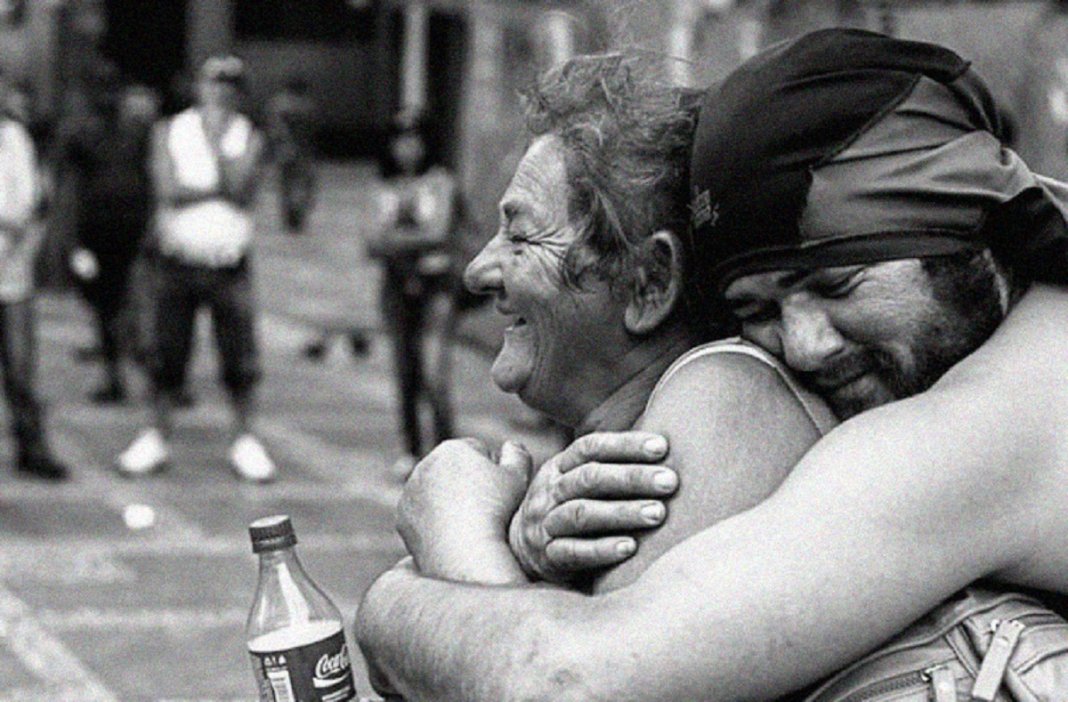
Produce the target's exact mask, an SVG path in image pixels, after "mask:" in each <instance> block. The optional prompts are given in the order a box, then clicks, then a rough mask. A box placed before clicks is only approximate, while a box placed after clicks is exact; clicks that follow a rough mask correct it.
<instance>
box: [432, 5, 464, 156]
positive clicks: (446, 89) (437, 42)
mask: <svg viewBox="0 0 1068 702" xmlns="http://www.w3.org/2000/svg"><path fill="white" fill-rule="evenodd" d="M429 34H430V37H429V40H430V41H429V43H428V46H427V96H426V97H427V103H426V106H427V112H428V114H431V115H434V119H433V120H432V121H433V123H434V125H435V132H436V133H435V134H433V137H432V138H433V139H434V141H435V142H436V143H435V144H434V146H435V147H436V148H437V153H438V155H439V157H440V159H441V162H442V163H444V164H446V165H448V166H449V167H450V168H453V169H455V168H457V167H458V166H459V160H460V153H459V148H460V114H461V113H460V101H461V100H462V99H463V76H464V71H465V68H466V55H467V27H466V22H465V20H464V18H463V16H461V15H459V14H446V13H440V12H434V13H431V15H430V27H429Z"/></svg>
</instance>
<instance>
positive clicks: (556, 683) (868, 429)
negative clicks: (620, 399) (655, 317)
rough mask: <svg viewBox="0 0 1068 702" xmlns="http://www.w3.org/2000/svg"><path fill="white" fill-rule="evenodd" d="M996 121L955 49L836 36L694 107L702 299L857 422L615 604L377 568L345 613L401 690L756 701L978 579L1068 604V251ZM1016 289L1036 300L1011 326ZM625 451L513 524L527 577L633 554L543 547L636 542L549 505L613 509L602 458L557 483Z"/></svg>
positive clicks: (755, 67) (840, 660) (576, 453)
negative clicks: (593, 529)
mask: <svg viewBox="0 0 1068 702" xmlns="http://www.w3.org/2000/svg"><path fill="white" fill-rule="evenodd" d="M992 113H993V110H992V105H991V103H990V101H989V98H988V97H987V95H986V92H985V90H984V89H983V88H982V86H981V85H980V84H978V83H977V82H976V80H975V78H974V76H973V74H972V73H971V72H970V71H969V70H968V67H967V64H966V63H964V62H963V61H961V60H960V59H959V58H958V57H956V56H955V55H954V54H952V53H951V52H948V51H946V50H944V49H941V48H939V47H934V46H931V45H926V44H915V43H910V42H899V41H894V40H890V39H886V38H883V37H878V36H877V35H870V34H865V33H852V32H840V31H835V32H828V33H820V34H815V35H811V36H809V37H805V38H803V39H801V40H799V41H797V42H795V43H792V44H789V45H787V46H786V47H783V48H778V49H775V50H772V51H770V52H767V53H765V54H763V55H761V56H759V57H758V58H756V59H755V60H754V61H752V62H750V63H749V64H747V65H746V66H745V67H744V68H743V69H742V70H740V71H739V72H737V73H736V74H734V76H733V77H732V78H730V79H728V81H727V82H726V83H725V84H724V85H723V86H721V87H719V88H718V89H717V90H713V91H711V92H710V94H709V96H708V98H707V99H706V101H705V104H704V106H703V110H702V116H701V121H700V124H699V130H698V131H699V134H698V139H697V146H696V148H695V154H694V156H695V161H694V163H695V166H694V173H695V178H694V185H695V190H696V193H695V195H696V197H695V200H694V202H693V212H694V219H695V225H696V226H695V240H694V250H695V253H696V258H697V261H698V269H699V270H702V271H704V272H706V273H707V274H706V275H705V276H703V277H702V279H703V280H704V281H706V283H707V289H706V292H715V291H717V290H718V291H723V290H725V291H726V294H727V297H728V298H729V299H730V300H731V304H732V306H733V308H734V309H735V310H736V311H738V312H739V313H740V314H741V315H742V316H743V323H744V325H745V331H746V333H747V334H748V335H749V336H750V337H751V338H752V339H753V340H755V341H757V342H758V343H760V344H762V345H764V344H766V347H767V348H768V350H770V351H772V352H773V353H778V354H779V355H780V357H781V358H782V359H783V360H784V361H785V362H787V363H788V364H791V363H792V364H796V368H797V370H799V371H806V370H807V371H810V374H809V375H805V376H802V377H803V378H805V379H806V380H807V381H808V382H810V383H811V386H812V387H813V388H814V389H816V390H817V391H820V392H822V394H824V396H825V397H826V398H827V399H828V400H829V401H830V402H831V404H832V406H833V407H835V408H836V409H837V410H838V411H839V412H841V413H842V415H843V416H849V415H852V414H856V416H855V417H853V418H852V419H850V420H849V421H848V422H846V423H845V424H844V425H842V426H841V427H840V428H838V429H836V430H834V431H832V432H831V433H830V434H829V435H828V436H827V437H825V438H824V439H822V440H821V441H820V442H819V443H818V444H817V446H816V447H815V448H814V449H813V450H812V451H810V452H809V453H808V454H807V455H806V456H805V458H804V459H803V460H802V461H801V462H800V463H799V464H798V466H797V467H796V468H795V469H794V471H793V472H792V474H791V475H790V477H789V478H787V479H786V481H785V482H784V483H783V485H782V486H781V487H780V488H779V489H778V490H777V491H776V492H775V493H774V495H772V497H770V498H769V499H768V500H766V501H765V502H763V503H761V504H760V505H759V506H757V507H755V508H753V509H750V510H748V511H746V512H743V513H741V514H738V515H736V516H734V517H732V518H729V519H726V520H724V521H723V522H721V523H720V524H718V525H716V526H714V527H712V528H709V529H706V530H704V531H702V532H700V533H699V534H697V535H695V536H693V537H691V538H688V539H686V540H684V541H683V542H682V543H680V544H679V545H678V546H676V547H675V548H673V549H672V550H670V551H669V552H668V553H666V554H665V555H664V556H662V557H661V558H659V560H657V561H656V562H655V563H653V564H652V565H651V566H649V568H648V570H646V571H645V572H644V573H642V574H641V575H640V576H639V577H638V578H637V580H636V581H635V582H634V583H633V584H632V585H629V586H627V587H623V588H621V589H618V590H616V591H614V592H611V593H608V594H605V595H601V596H596V597H584V596H581V595H576V594H574V593H571V592H567V591H564V590H559V589H553V588H544V587H542V588H480V587H475V586H464V585H458V584H454V583H444V582H440V581H435V580H432V579H429V578H424V577H420V576H418V575H417V574H415V573H413V572H412V571H411V570H410V569H407V568H404V567H401V568H398V569H396V570H394V571H391V572H390V573H388V574H387V575H386V576H384V577H383V578H382V579H381V580H380V581H379V582H378V583H377V584H376V585H375V587H374V588H372V590H371V591H370V592H369V593H368V597H367V600H366V602H365V605H364V608H363V609H361V632H362V637H363V639H364V640H365V641H370V642H371V644H372V645H371V649H372V651H374V652H375V653H376V654H378V655H379V656H380V658H377V659H376V662H378V663H380V664H383V665H384V667H386V668H387V669H388V672H389V673H390V675H391V679H392V680H395V681H400V682H401V683H402V684H404V683H409V682H411V681H417V682H418V683H419V684H421V685H423V686H422V687H417V686H413V688H412V689H413V690H415V694H414V695H413V696H416V697H425V698H429V699H435V698H440V699H613V700H627V699H657V698H667V699H705V700H721V699H722V700H734V699H765V698H768V697H773V696H775V695H779V694H783V693H786V692H788V691H790V690H792V689H795V688H796V687H798V686H799V685H802V684H805V683H807V682H810V681H812V680H814V679H816V678H818V677H819V676H820V675H823V674H825V673H827V672H829V671H831V670H833V669H834V668H836V667H839V666H841V665H844V664H845V663H847V662H848V661H850V660H852V659H855V658H856V657H858V656H859V655H861V654H862V653H863V652H865V651H867V650H870V649H871V648H872V647H873V646H875V645H876V644H878V643H879V642H880V641H883V640H885V639H886V638H888V637H889V636H890V635H892V634H894V633H896V632H898V631H900V630H902V629H903V628H904V627H905V626H906V625H907V624H908V623H909V622H911V621H912V620H914V619H915V618H916V617H917V616H919V615H920V614H922V613H923V612H925V611H926V610H928V609H930V608H932V607H934V606H935V605H936V604H938V603H939V602H941V601H943V600H944V599H945V598H946V597H948V596H949V595H951V594H952V593H953V592H955V591H957V590H958V589H960V588H961V587H963V586H965V585H967V584H968V583H970V582H972V581H974V580H976V579H979V578H984V577H992V578H998V579H1002V580H1006V581H1009V582H1014V583H1018V584H1021V585H1026V586H1032V587H1038V588H1043V589H1047V590H1059V591H1062V592H1068V579H1066V578H1065V576H1064V573H1065V572H1068V571H1066V570H1065V567H1066V566H1068V556H1066V554H1068V537H1066V536H1065V534H1066V533H1068V532H1066V530H1065V527H1068V517H1065V516H1064V510H1063V509H1062V505H1063V504H1064V500H1065V499H1066V498H1068V489H1066V488H1065V485H1068V475H1066V471H1068V469H1066V467H1065V466H1068V461H1066V460H1065V459H1066V457H1068V437H1066V436H1065V434H1064V432H1063V426H1065V423H1066V422H1068V386H1066V384H1065V383H1064V382H1063V370H1062V369H1063V359H1064V354H1065V351H1064V350H1065V349H1066V348H1068V329H1065V328H1064V325H1063V323H1061V322H1060V321H1058V320H1063V319H1064V318H1065V315H1066V314H1068V295H1066V294H1065V293H1064V292H1063V291H1060V290H1057V289H1055V288H1052V287H1049V286H1048V285H1046V284H1045V281H1048V282H1053V283H1063V282H1065V280H1066V279H1068V267H1066V266H1065V262H1066V261H1068V244H1066V242H1068V233H1066V230H1065V225H1064V221H1063V218H1062V217H1061V216H1060V213H1059V212H1058V211H1057V210H1056V209H1055V208H1054V207H1053V205H1052V202H1053V199H1054V193H1053V192H1052V188H1054V187H1055V186H1051V185H1047V184H1045V183H1042V182H1040V181H1038V180H1036V179H1035V178H1034V177H1033V176H1031V175H1030V173H1029V172H1027V170H1026V168H1025V167H1024V166H1023V164H1022V163H1020V162H1019V161H1018V159H1015V157H1014V156H1013V155H1012V154H1011V153H1010V152H1007V151H1004V150H1002V149H1001V148H1000V146H999V145H998V144H997V143H996V140H995V139H994V138H993V137H992V136H991V133H992V132H993V131H995V129H996V127H995V122H994V121H993V119H992V118H991V117H990V115H992ZM743 132H744V134H745V135H746V138H745V139H742V138H740V136H741V134H742V133H743ZM866 137H871V138H870V139H866ZM851 149H852V151H851ZM839 159H840V160H839ZM706 191H707V195H706V194H705V193H706ZM858 191H859V192H858ZM888 202H889V203H890V205H889V206H887V205H886V203H888ZM750 218H752V219H750ZM1012 237H1022V239H1021V240H1020V241H1019V245H1018V246H1012V245H1006V241H1011V238H1012ZM988 251H993V254H994V255H993V256H991V255H990V254H989V253H987V252H988ZM947 256H948V257H949V258H946V257H947ZM933 257H940V258H941V260H940V261H936V262H933V263H928V264H926V265H925V264H924V263H922V262H921V261H920V260H919V259H925V260H931V259H932V258H933ZM1007 271H1011V273H1012V274H1014V275H1016V276H1018V278H1017V280H1028V281H1034V284H1032V285H1031V288H1030V290H1029V291H1028V292H1027V293H1026V294H1025V295H1023V296H1022V297H1021V298H1020V299H1019V301H1018V302H1016V303H1015V305H1014V306H1013V309H1012V312H1011V314H1008V316H1006V317H1005V318H1004V321H1001V318H1002V316H1003V311H1004V310H1005V309H1006V308H1007V307H1008V303H1009V302H1010V300H1011V298H1012V294H1011V293H1012V292H1013V288H1014V286H1013V285H1012V284H1011V283H1012V280H1011V278H1010V277H1009V276H1008V275H1006V272H1007ZM973 295H980V296H983V298H984V302H983V303H982V304H980V305H973V304H971V300H972V299H973V298H972V296H973ZM962 301H967V302H965V303H964V304H961V303H962ZM973 307H980V308H982V309H983V310H984V313H983V314H980V315H977V316H976V317H975V318H974V319H968V318H967V317H968V315H970V314H971V310H972V309H973ZM999 321H1000V325H999V324H998V322H999ZM995 327H996V329H997V330H996V331H994V328H995ZM980 345H981V348H978V349H977V347H979V346H980ZM932 349H935V350H937V353H929V351H931V350H932ZM821 353H822V355H821ZM813 359H816V360H815V361H813ZM954 364H955V365H954ZM947 368H949V369H950V370H948V371H946V369H947ZM898 398H907V399H901V401H897V402H890V400H894V399H898ZM868 408H874V409H871V410H870V411H863V412H861V410H865V409H868ZM701 428H703V427H700V425H698V424H694V425H691V427H690V428H689V431H690V432H691V433H692V432H695V431H698V430H699V429H701ZM642 438H646V437H644V436H643V437H636V436H622V437H609V436H605V435H600V436H595V437H593V438H591V437H587V438H586V439H585V441H584V443H583V445H582V446H580V447H573V448H572V450H570V453H569V454H567V455H566V456H565V458H564V459H559V460H557V461H556V462H555V465H553V466H551V468H552V469H553V470H555V471H556V472H557V476H555V478H554V479H552V480H549V481H548V486H547V487H546V488H545V489H543V490H541V495H540V496H537V495H534V496H528V498H527V503H526V505H525V511H526V512H527V513H528V514H531V515H533V517H532V518H529V519H527V520H526V521H527V527H528V528H524V529H521V530H520V531H521V532H523V535H524V538H522V539H520V540H519V541H520V542H522V543H519V544H518V545H519V546H520V547H523V548H528V547H530V546H532V545H533V548H532V549H529V550H530V551H532V552H533V555H531V554H530V553H528V554H527V556H526V558H525V562H526V563H527V564H528V566H529V565H530V564H531V563H534V564H537V562H538V559H539V558H541V563H542V565H545V564H548V566H549V567H550V568H552V567H558V566H559V565H560V564H561V563H562V562H569V561H571V560H574V556H576V555H579V556H581V555H582V554H583V552H586V553H587V555H590V556H593V557H594V558H593V559H592V560H595V561H596V560H598V558H599V559H600V560H605V561H607V560H611V554H610V552H609V551H608V550H607V549H609V548H615V547H617V546H618V545H619V544H621V543H622V544H627V543H628V539H629V538H630V537H627V536H621V537H610V538H607V539H605V538H602V539H598V540H593V541H588V540H586V541H583V540H575V539H571V540H564V539H559V538H552V539H550V537H552V536H555V535H557V534H562V535H568V534H573V533H581V532H583V531H584V530H583V529H582V528H580V527H582V524H581V522H582V521H583V520H587V521H588V520H590V519H591V515H592V518H593V520H594V521H596V522H598V524H599V525H601V526H603V525H605V524H617V525H618V524H635V523H637V522H636V520H633V519H629V518H628V517H627V515H626V513H625V512H624V513H623V516H622V517H620V513H619V511H618V510H617V508H618V507H619V506H620V505H622V507H623V508H626V507H627V506H628V505H629V504H631V503H630V502H629V501H626V500H624V501H623V502H622V503H620V505H616V504H612V503H604V502H591V501H589V500H585V501H582V502H581V504H582V509H581V510H579V509H575V507H574V506H572V505H571V502H576V500H570V501H569V500H567V499H566V498H569V497H573V496H576V495H578V496H580V497H591V496H592V497H597V496H603V495H604V493H605V492H606V489H605V488H604V487H603V486H601V485H600V484H599V482H598V480H596V477H597V476H598V475H599V474H602V473H604V472H605V470H606V466H604V465H602V464H596V463H594V464H588V465H586V466H583V467H581V468H577V469H575V470H572V471H570V472H563V473H561V471H560V466H561V465H563V466H564V467H571V466H572V465H574V464H576V463H581V462H582V457H583V455H589V454H590V453H591V448H597V447H598V445H599V446H600V448H602V449H606V451H607V449H611V450H612V451H614V456H615V457H618V456H619V455H624V454H626V453H627V450H626V449H627V447H628V444H629V445H635V443H636V442H637V440H639V439H642ZM670 438H671V439H672V442H673V444H674V443H675V442H677V441H678V438H679V437H678V436H675V435H673V436H671V437H670ZM592 453H594V454H598V452H597V451H593V452H592ZM599 455H601V456H602V457H605V456H608V453H605V452H602V453H600V454H599ZM632 455H634V456H635V457H637V455H638V452H637V451H633V454H632ZM711 455H714V453H713V454H711ZM632 468H633V466H630V467H627V470H628V471H629V470H631V469H632ZM657 470H662V469H659V468H658V469H657ZM542 472H543V473H544V472H545V468H543V469H542ZM576 474H578V475H581V476H582V478H575V477H570V478H569V476H574V475H576ZM591 478H593V479H592V480H591ZM535 482H537V481H535ZM637 482H639V483H640V482H641V480H640V478H639V479H638V481H637ZM564 485H566V487H561V486H564ZM583 485H594V486H596V490H595V491H592V492H591V491H590V490H583V489H582V486H583ZM646 494H647V495H649V496H651V495H652V494H653V493H652V492H651V491H649V492H648V493H646ZM535 502H537V503H538V504H536V505H533V503H535ZM532 505H533V506H532ZM569 510H570V511H569ZM576 514H581V515H583V516H582V519H579V518H577V517H576V516H575V515H576ZM554 515H556V516H555V517H554ZM531 523H534V524H540V527H539V528H529V524H531ZM550 525H553V526H550ZM539 529H540V531H539ZM539 534H540V542H539V539H538V538H537V537H538V535H539ZM532 535H533V537H532ZM556 542H563V543H562V544H557V546H558V548H557V549H556V551H555V553H554V551H553V549H552V546H553V544H554V543H556ZM539 550H540V552H541V555H540V556H539V555H538V551H539ZM639 553H640V552H639ZM616 558H617V559H618V558H619V557H618V556H616ZM579 560H582V559H579ZM441 632H448V639H447V641H443V640H442V638H441V636H440V634H441Z"/></svg>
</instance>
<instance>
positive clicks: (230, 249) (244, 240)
mask: <svg viewBox="0 0 1068 702" xmlns="http://www.w3.org/2000/svg"><path fill="white" fill-rule="evenodd" d="M251 136H252V122H251V121H249V119H248V118H247V117H245V116H243V115H235V116H234V117H233V118H232V119H231V120H230V124H229V125H228V126H227V128H226V133H225V134H223V137H222V139H221V140H220V148H221V151H222V152H223V154H224V155H225V156H227V157H228V158H240V157H241V156H243V155H244V154H245V152H246V151H247V150H248V147H249V141H250V138H251ZM167 151H168V153H169V154H170V157H171V162H172V163H173V164H174V177H175V179H176V180H177V181H178V183H179V184H180V185H183V186H186V187H189V188H195V189H198V190H210V189H212V188H215V187H217V186H218V185H219V178H220V177H221V176H220V173H219V164H218V162H217V161H216V157H215V155H214V154H213V153H212V150H211V146H210V144H209V142H208V136H207V133H206V132H205V130H204V120H203V117H202V116H201V114H200V111H199V110H197V109H195V108H191V109H188V110H186V111H184V112H181V113H179V114H177V115H175V117H174V118H173V119H172V120H171V123H170V125H169V126H168V129H167ZM158 220H159V221H158V223H157V224H158V229H159V238H160V248H161V249H162V251H163V253H165V254H168V255H171V256H174V257H175V258H178V259H180V260H183V261H185V262H187V263H192V264H196V265H204V266H209V267H212V268H220V267H225V266H233V265H236V264H237V263H238V262H239V261H240V260H241V258H242V257H243V256H244V255H245V253H246V252H247V250H248V247H249V244H250V243H251V241H252V230H253V220H252V214H251V212H249V211H247V210H245V209H243V208H241V207H238V206H237V205H235V204H234V203H232V202H230V201H228V200H224V199H223V198H215V199H211V200H205V201H203V202H197V203H193V204H191V205H182V206H180V207H165V208H162V209H161V210H160V212H159V214H158Z"/></svg>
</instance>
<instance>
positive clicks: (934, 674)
mask: <svg viewBox="0 0 1068 702" xmlns="http://www.w3.org/2000/svg"><path fill="white" fill-rule="evenodd" d="M947 683H948V687H947ZM930 688H933V690H934V702H956V700H957V682H956V679H955V678H954V676H953V671H952V670H950V668H949V666H948V665H945V664H942V665H935V666H931V667H930V668H925V669H924V670H916V671H913V672H911V673H901V674H900V675H895V676H894V677H892V678H887V679H886V680H883V681H881V682H877V683H875V684H873V685H871V686H870V687H866V688H864V689H862V690H857V691H856V692H854V693H853V694H851V695H849V696H848V697H845V698H843V699H842V700H841V702H872V701H874V700H878V699H879V698H880V697H882V696H884V695H889V694H891V693H894V692H907V691H909V690H916V691H920V690H924V689H930ZM947 693H948V694H947Z"/></svg>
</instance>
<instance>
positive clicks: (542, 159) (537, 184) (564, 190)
mask: <svg viewBox="0 0 1068 702" xmlns="http://www.w3.org/2000/svg"><path fill="white" fill-rule="evenodd" d="M565 154H566V152H565V147H564V143H563V141H562V140H561V139H560V138H559V137H557V136H554V135H543V136H540V137H538V138H537V139H535V140H534V141H533V142H531V144H530V146H529V147H528V148H527V150H526V152H525V153H524V154H523V157H522V158H521V159H520V161H519V165H518V166H517V167H516V170H515V174H514V175H513V176H512V180H511V181H510V182H509V184H508V188H507V189H506V190H505V191H504V195H502V196H501V200H500V210H501V215H502V217H504V218H505V219H512V218H514V217H518V216H529V217H534V218H536V219H537V220H539V221H543V222H545V223H550V222H554V223H563V222H565V221H566V220H567V202H568V196H569V194H570V186H569V184H568V178H567V164H566V156H565Z"/></svg>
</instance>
